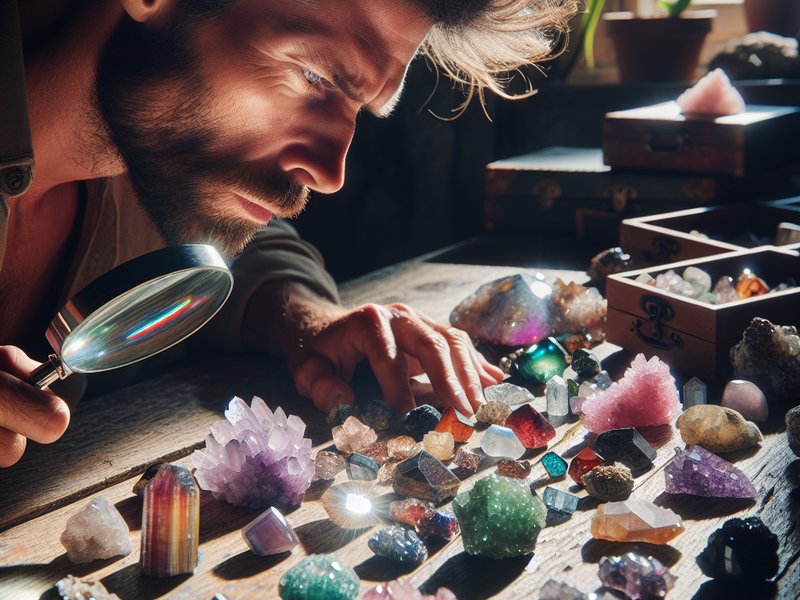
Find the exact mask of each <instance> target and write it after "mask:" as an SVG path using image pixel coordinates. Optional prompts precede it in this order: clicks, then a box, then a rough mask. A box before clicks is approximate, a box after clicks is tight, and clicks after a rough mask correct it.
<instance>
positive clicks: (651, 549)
mask: <svg viewBox="0 0 800 600" xmlns="http://www.w3.org/2000/svg"><path fill="white" fill-rule="evenodd" d="M628 552H635V553H636V554H641V555H642V556H652V557H653V558H656V559H658V560H659V561H660V562H661V564H663V565H664V566H665V567H667V568H670V567H673V566H675V564H676V563H677V562H678V561H679V560H680V559H681V557H682V556H683V555H682V554H681V553H680V552H679V551H678V550H676V549H675V548H673V547H672V546H668V545H663V546H662V545H659V544H648V543H645V542H610V541H608V540H595V539H591V540H589V541H588V542H586V543H585V544H584V545H583V548H582V549H581V558H583V562H585V563H599V562H600V559H601V558H603V557H604V556H622V555H623V554H627V553H628Z"/></svg>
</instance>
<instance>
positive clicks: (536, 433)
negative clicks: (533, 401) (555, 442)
mask: <svg viewBox="0 0 800 600" xmlns="http://www.w3.org/2000/svg"><path fill="white" fill-rule="evenodd" d="M506 427H508V428H509V429H511V430H512V431H513V432H514V433H515V434H517V437H518V438H519V441H520V442H522V444H523V445H524V446H525V447H526V448H541V447H542V446H546V445H547V442H549V441H550V440H552V439H553V438H554V437H556V430H555V429H554V428H553V426H552V425H551V424H550V423H549V422H548V421H547V419H545V418H544V417H543V416H542V415H540V414H539V412H537V411H536V410H534V408H533V407H532V406H531V405H530V404H525V405H523V406H520V407H519V408H518V409H517V410H515V411H514V412H513V413H511V414H510V415H509V417H508V418H507V419H506Z"/></svg>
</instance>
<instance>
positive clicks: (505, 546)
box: [453, 475, 547, 558]
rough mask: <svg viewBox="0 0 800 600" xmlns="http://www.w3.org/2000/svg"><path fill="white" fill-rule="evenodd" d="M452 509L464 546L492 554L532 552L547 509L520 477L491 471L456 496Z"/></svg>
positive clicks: (501, 555) (499, 555) (543, 523)
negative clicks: (495, 473)
mask: <svg viewBox="0 0 800 600" xmlns="http://www.w3.org/2000/svg"><path fill="white" fill-rule="evenodd" d="M453 510H454V511H455V513H456V518H457V519H458V524H459V525H460V527H461V539H462V541H463V543H464V549H465V550H466V551H467V552H469V553H470V554H474V555H477V556H486V557H489V558H507V557H513V556H522V555H523V554H528V553H529V552H532V551H533V549H534V548H535V547H536V539H537V538H538V537H539V532H540V531H541V530H542V528H543V527H544V525H545V520H546V518H547V510H546V509H545V506H544V504H543V503H542V501H541V500H540V499H539V498H536V497H534V496H533V495H531V492H530V489H529V488H528V486H527V485H525V483H524V482H522V481H520V480H519V479H511V478H509V477H499V476H497V475H490V476H488V477H484V478H483V479H480V480H479V481H477V482H475V486H474V487H473V488H472V489H471V490H469V491H468V492H464V493H462V494H459V495H458V496H456V499H455V500H453Z"/></svg>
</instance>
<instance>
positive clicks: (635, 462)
mask: <svg viewBox="0 0 800 600" xmlns="http://www.w3.org/2000/svg"><path fill="white" fill-rule="evenodd" d="M684 414H685V413H684ZM593 449H594V451H595V452H596V453H597V454H599V455H600V456H602V457H603V459H604V460H606V461H610V462H621V463H622V464H624V465H625V466H627V467H628V468H629V469H630V470H631V471H632V472H633V475H634V476H635V477H638V476H639V475H641V474H642V473H644V472H646V471H649V470H650V469H652V468H653V461H654V460H655V459H656V456H657V454H656V451H655V450H654V449H653V447H652V446H651V445H650V444H648V443H647V440H645V439H644V438H643V437H642V435H641V434H640V433H639V432H638V431H636V429H634V428H633V427H627V428H625V429H611V430H609V431H604V432H603V433H601V434H600V435H598V436H597V438H595V440H594V446H593Z"/></svg>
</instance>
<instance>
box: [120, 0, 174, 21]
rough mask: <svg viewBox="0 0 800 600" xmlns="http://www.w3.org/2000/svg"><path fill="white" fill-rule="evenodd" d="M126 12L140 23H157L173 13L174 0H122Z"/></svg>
mask: <svg viewBox="0 0 800 600" xmlns="http://www.w3.org/2000/svg"><path fill="white" fill-rule="evenodd" d="M120 2H121V3H122V7H123V8H124V9H125V12H127V13H128V15H129V16H130V17H131V19H133V20H134V21H139V23H151V24H157V23H160V22H161V21H163V20H165V19H166V18H168V17H169V15H171V14H172V10H173V9H174V8H175V6H176V5H177V2H176V1H174V0H120Z"/></svg>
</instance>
